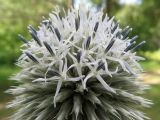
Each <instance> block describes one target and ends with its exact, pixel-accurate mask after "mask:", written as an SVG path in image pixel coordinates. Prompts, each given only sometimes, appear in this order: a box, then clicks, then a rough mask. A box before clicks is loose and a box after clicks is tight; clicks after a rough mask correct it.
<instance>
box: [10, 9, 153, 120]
mask: <svg viewBox="0 0 160 120" xmlns="http://www.w3.org/2000/svg"><path fill="white" fill-rule="evenodd" d="M59 14H60V10H59V9H55V11H53V12H52V13H51V14H49V16H50V17H49V19H44V20H43V21H42V23H41V25H40V26H39V29H38V30H35V29H34V28H33V27H32V26H31V25H29V26H28V29H29V32H30V34H31V36H32V39H31V40H30V41H28V40H26V39H25V38H24V37H23V36H22V35H19V37H20V39H21V40H22V41H23V42H24V44H23V45H22V48H21V50H22V52H23V54H22V55H21V56H20V58H19V59H18V62H17V65H18V66H19V67H20V68H21V70H20V72H19V73H18V74H16V75H15V76H14V77H12V79H13V80H16V81H18V83H20V84H19V86H16V87H13V88H11V89H9V90H8V91H7V92H8V93H10V94H13V95H14V96H16V97H15V99H14V100H13V101H12V102H10V104H9V105H8V107H12V108H15V110H16V112H15V113H14V114H13V116H11V117H10V118H11V120H145V119H149V118H148V117H146V116H145V114H144V113H143V112H141V111H139V110H138V109H139V107H148V106H149V105H150V104H151V102H150V101H149V100H147V99H144V98H143V97H141V96H140V94H141V93H143V91H144V90H145V89H146V88H148V86H147V85H145V84H143V82H142V81H140V80H137V77H138V76H139V74H140V73H141V72H142V71H143V70H142V68H141V66H140V65H139V63H138V61H139V60H143V58H142V57H140V56H137V55H136V52H135V50H136V49H137V48H139V47H140V46H141V45H142V44H143V43H144V41H143V42H141V43H139V44H137V45H136V42H135V40H136V39H137V36H134V37H132V38H129V37H128V35H129V33H130V32H131V31H132V28H130V27H129V26H127V27H125V28H123V29H121V28H120V26H119V22H116V21H115V20H114V17H112V18H109V17H108V16H107V15H106V16H104V17H103V12H102V11H99V12H93V11H91V10H88V9H84V8H82V7H80V8H79V9H78V10H76V9H73V8H72V9H70V10H69V11H68V13H65V12H64V17H60V15H59Z"/></svg>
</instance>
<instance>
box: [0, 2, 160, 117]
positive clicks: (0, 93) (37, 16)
mask: <svg viewBox="0 0 160 120" xmlns="http://www.w3.org/2000/svg"><path fill="white" fill-rule="evenodd" d="M80 3H81V4H84V5H88V6H92V7H93V8H95V10H99V9H101V8H102V7H104V12H107V13H108V14H109V16H113V15H114V16H115V18H116V19H117V20H118V19H120V24H121V26H122V27H123V26H126V25H129V26H131V27H132V28H133V32H132V34H131V35H130V36H133V35H135V34H137V35H138V36H139V39H138V42H140V41H141V40H146V41H147V43H146V44H145V45H144V46H143V47H142V48H141V49H139V51H138V54H139V55H141V56H144V57H145V58H146V61H143V62H141V65H142V66H143V68H144V70H145V73H143V74H142V75H141V76H142V77H143V78H144V81H145V83H146V84H150V85H151V89H150V90H148V91H146V93H145V95H144V96H145V97H146V98H148V99H151V100H153V102H154V105H152V106H151V108H147V109H144V111H145V112H146V113H147V114H148V116H149V117H151V118H152V119H153V120H160V114H159V113H160V0H0V120H7V117H8V116H9V115H10V114H11V113H12V110H11V109H5V105H6V103H7V102H8V101H9V100H10V99H12V96H9V95H7V94H5V93H4V91H5V90H6V89H8V88H9V86H11V85H14V84H15V83H14V82H13V81H9V80H8V78H9V77H10V76H11V75H12V74H15V73H16V72H18V70H19V68H18V67H16V66H15V63H16V60H17V58H18V57H19V55H20V45H21V44H22V43H21V42H20V41H19V40H18V34H19V33H20V34H22V35H23V36H25V37H26V38H27V39H30V36H29V34H28V30H27V26H28V25H29V24H31V25H33V26H34V27H35V28H36V29H38V27H37V26H38V25H39V23H40V21H41V20H42V16H45V17H48V13H49V12H51V11H52V10H53V8H54V7H55V6H56V5H59V6H60V7H61V8H64V9H65V10H67V8H69V7H70V6H71V5H72V4H73V5H74V6H75V7H78V5H79V4H80Z"/></svg>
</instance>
